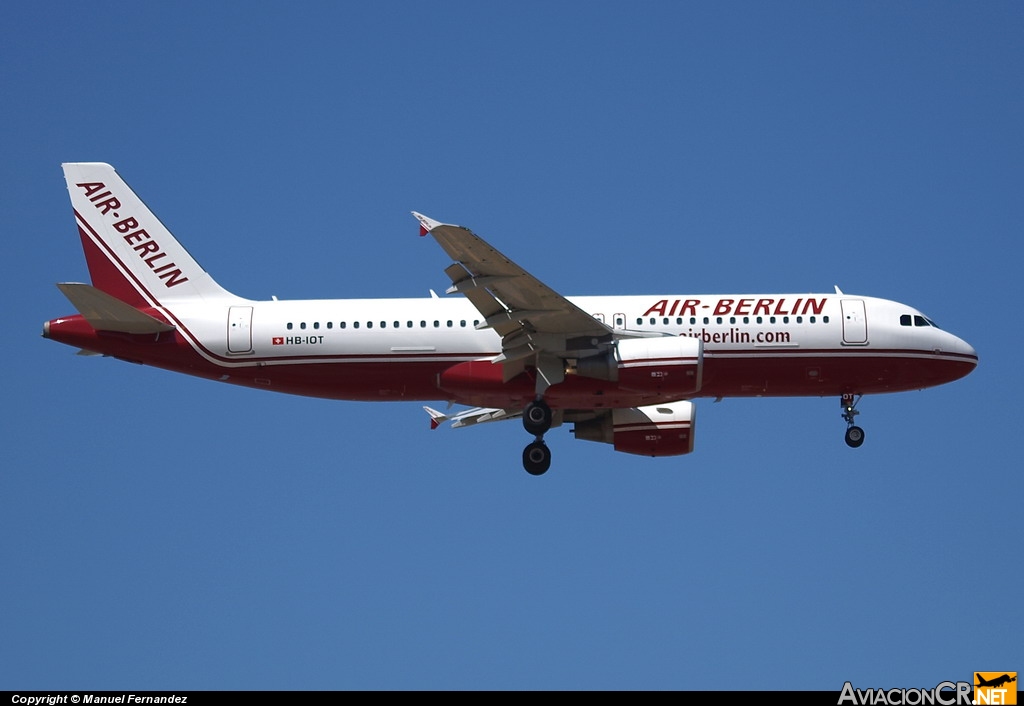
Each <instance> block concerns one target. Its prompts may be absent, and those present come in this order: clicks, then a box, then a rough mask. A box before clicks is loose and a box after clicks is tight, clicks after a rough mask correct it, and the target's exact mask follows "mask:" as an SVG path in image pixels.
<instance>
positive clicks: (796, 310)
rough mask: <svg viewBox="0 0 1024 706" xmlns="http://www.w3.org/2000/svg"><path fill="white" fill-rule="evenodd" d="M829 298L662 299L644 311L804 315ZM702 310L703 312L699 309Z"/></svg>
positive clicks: (820, 309) (817, 311)
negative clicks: (707, 300) (704, 300)
mask: <svg viewBox="0 0 1024 706" xmlns="http://www.w3.org/2000/svg"><path fill="white" fill-rule="evenodd" d="M826 301H828V297H821V298H819V299H815V298H814V297H807V298H806V299H805V298H804V297H761V298H756V297H746V298H743V299H716V300H711V301H710V302H707V303H704V302H703V301H701V300H700V299H660V300H658V301H657V302H655V303H654V305H653V306H651V308H650V309H648V310H647V311H645V312H644V313H643V315H644V316H651V315H652V314H656V315H658V316H697V315H699V314H709V315H710V316H729V315H732V316H759V315H764V316H802V315H804V314H820V313H821V312H823V311H824V310H825V302H826ZM698 310H699V311H698Z"/></svg>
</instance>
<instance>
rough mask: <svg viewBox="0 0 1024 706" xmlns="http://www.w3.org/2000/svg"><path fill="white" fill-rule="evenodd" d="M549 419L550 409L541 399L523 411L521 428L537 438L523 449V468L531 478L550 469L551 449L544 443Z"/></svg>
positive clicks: (549, 423) (549, 424)
mask: <svg viewBox="0 0 1024 706" xmlns="http://www.w3.org/2000/svg"><path fill="white" fill-rule="evenodd" d="M551 419H552V414H551V408H550V407H548V405H547V403H546V402H545V401H544V400H543V399H539V398H538V399H536V400H534V401H533V402H531V403H530V404H528V405H526V409H524V410H523V428H524V429H526V432H527V433H528V434H533V435H534V436H536V437H537V438H536V440H534V441H533V442H531V443H529V444H527V446H526V448H525V449H523V468H525V469H526V472H527V473H529V474H530V475H532V476H540V475H543V474H544V473H546V472H547V470H548V468H550V467H551V449H549V448H548V445H547V444H545V443H544V434H546V433H547V431H548V429H550V428H551Z"/></svg>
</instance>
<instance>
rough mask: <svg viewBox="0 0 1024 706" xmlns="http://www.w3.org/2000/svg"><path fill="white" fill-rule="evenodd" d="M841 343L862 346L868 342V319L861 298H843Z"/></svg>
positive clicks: (841, 302)
mask: <svg viewBox="0 0 1024 706" xmlns="http://www.w3.org/2000/svg"><path fill="white" fill-rule="evenodd" d="M840 304H841V305H842V308H843V343H846V344H849V345H854V346H862V345H864V344H866V343H867V342H868V319H867V314H866V312H865V311H864V301H863V300H862V299H843V300H841V301H840Z"/></svg>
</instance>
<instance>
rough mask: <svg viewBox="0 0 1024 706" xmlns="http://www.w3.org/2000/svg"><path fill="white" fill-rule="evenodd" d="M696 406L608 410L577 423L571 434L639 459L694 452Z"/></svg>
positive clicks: (654, 406)
mask: <svg viewBox="0 0 1024 706" xmlns="http://www.w3.org/2000/svg"><path fill="white" fill-rule="evenodd" d="M695 418H696V407H695V406H694V404H693V402H689V401H685V400H684V401H681V402H670V403H668V404H658V405H651V406H649V407H629V408H627V409H611V410H608V411H607V412H605V413H603V414H602V415H601V416H599V417H597V418H595V419H588V420H586V421H582V422H576V426H575V427H574V428H573V430H572V433H573V434H574V435H575V436H576V438H577V439H583V440H584V441H600V442H602V443H605V444H613V445H614V446H615V450H616V451H622V452H623V453H629V454H638V455H640V456H679V455H681V454H688V453H690V452H691V451H693V434H694V424H695Z"/></svg>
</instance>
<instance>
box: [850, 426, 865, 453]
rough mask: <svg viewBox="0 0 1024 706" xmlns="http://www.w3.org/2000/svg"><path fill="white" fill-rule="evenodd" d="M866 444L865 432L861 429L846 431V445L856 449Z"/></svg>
mask: <svg viewBox="0 0 1024 706" xmlns="http://www.w3.org/2000/svg"><path fill="white" fill-rule="evenodd" d="M863 443H864V430H863V429H861V428H860V427H850V428H849V429H847V430H846V445H847V446H849V447H850V448H851V449H855V448H857V447H858V446H860V445H861V444H863Z"/></svg>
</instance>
